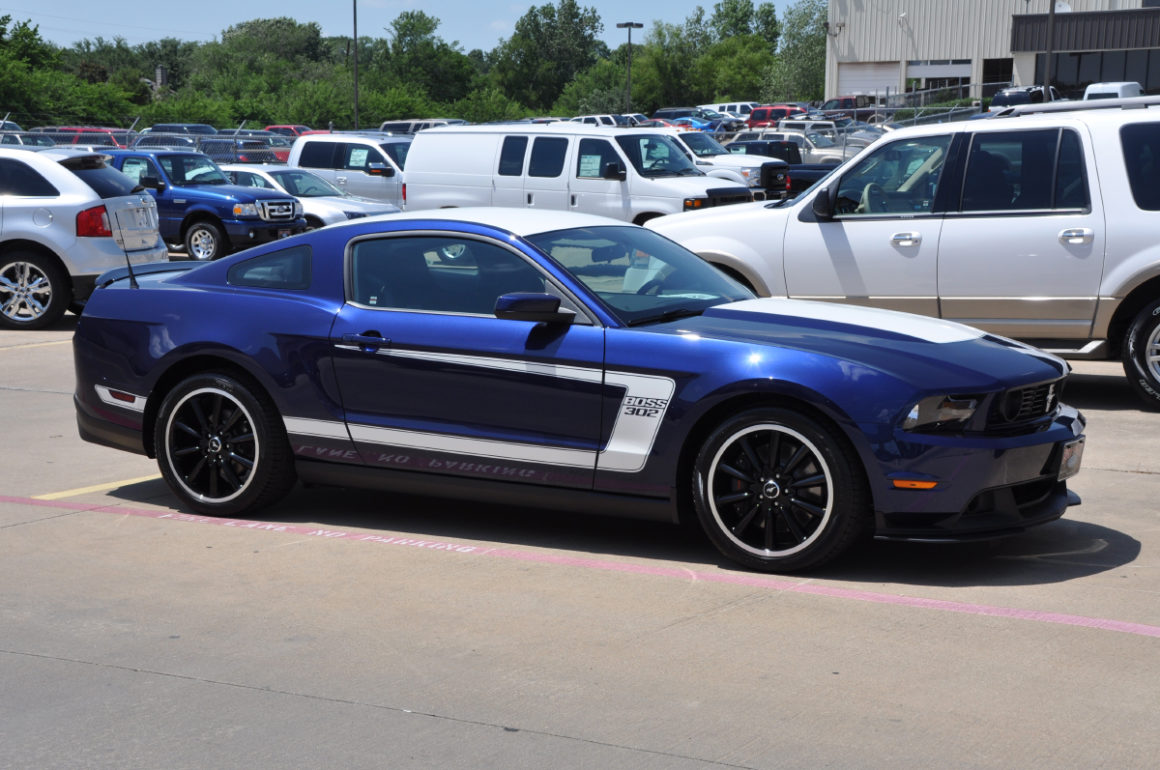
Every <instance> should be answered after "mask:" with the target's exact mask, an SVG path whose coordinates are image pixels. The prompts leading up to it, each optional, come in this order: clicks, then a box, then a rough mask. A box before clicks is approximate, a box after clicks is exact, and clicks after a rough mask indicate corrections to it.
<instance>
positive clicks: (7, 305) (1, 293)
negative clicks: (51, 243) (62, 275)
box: [0, 261, 52, 323]
mask: <svg viewBox="0 0 1160 770" xmlns="http://www.w3.org/2000/svg"><path fill="white" fill-rule="evenodd" d="M51 303H52V282H51V281H49V278H48V274H47V273H45V272H44V271H43V270H41V269H40V268H39V267H38V266H37V265H35V264H33V263H32V262H26V261H17V262H9V263H8V264H6V265H4V266H3V267H2V268H0V313H3V315H4V317H5V318H7V319H8V320H10V321H14V322H16V323H28V322H30V321H35V320H36V319H38V318H40V317H41V316H42V315H44V314H45V313H46V312H47V311H48V306H49V305H50V304H51Z"/></svg>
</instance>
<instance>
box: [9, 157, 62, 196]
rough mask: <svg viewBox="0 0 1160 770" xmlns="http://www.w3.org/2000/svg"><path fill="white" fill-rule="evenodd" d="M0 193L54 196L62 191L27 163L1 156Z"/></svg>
mask: <svg viewBox="0 0 1160 770" xmlns="http://www.w3.org/2000/svg"><path fill="white" fill-rule="evenodd" d="M0 195H21V196H27V197H29V198H53V197H56V196H58V195H60V192H59V191H58V190H57V189H56V188H55V187H53V186H52V184H51V183H50V182H49V181H48V180H47V179H45V178H44V177H42V176H41V175H40V173H39V172H38V171H36V169H34V168H32V167H31V166H29V165H28V164H27V163H22V162H20V161H18V160H15V159H13V158H0Z"/></svg>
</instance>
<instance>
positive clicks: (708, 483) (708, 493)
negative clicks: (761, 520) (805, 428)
mask: <svg viewBox="0 0 1160 770" xmlns="http://www.w3.org/2000/svg"><path fill="white" fill-rule="evenodd" d="M766 431H776V432H779V433H781V434H783V435H785V436H788V437H790V438H792V439H794V440H795V441H799V442H801V444H802V445H803V446H805V447H806V448H807V449H809V451H810V453H811V454H812V455H813V458H812V459H813V461H814V462H815V463H816V464H817V465H818V467H819V468H820V469H821V471H822V474H823V475H824V476H825V479H826V482H825V483H826V489H827V490H829V491H828V494H827V496H826V505H825V509H824V512H823V515H822V520H821V521H820V522H819V523H818V525H817V526H816V527H815V528H814V530H813V532H811V533H810V535H809V536H808V537H807V538H806V539H805V540H803V541H802V542H800V543H798V544H797V545H795V546H793V547H792V548H786V549H783V550H767V549H765V548H755V547H754V546H752V545H750V544H748V543H746V542H745V541H744V540H741V539H740V538H738V537H737V536H736V535H734V534H733V531H732V529H731V528H730V527H729V525H727V524H726V523H725V521H724V519H723V518H722V517H721V512H720V511H719V510H718V509H717V496H716V495H715V494H714V491H713V490H714V488H715V486H714V485H715V482H716V480H717V473H718V469H719V468H720V466H721V459H722V458H723V457H724V456H725V454H726V453H727V452H728V451H729V450H730V449H732V448H733V446H734V445H735V444H736V442H737V441H738V440H739V439H741V438H743V437H745V436H748V435H750V434H753V433H759V432H766ZM775 488H776V495H775V494H772V493H773V491H774V489H775ZM765 489H766V490H768V491H767V492H766V494H765V495H763V496H764V497H768V498H771V499H772V498H774V497H779V496H781V495H784V494H785V493H786V491H787V490H786V488H785V487H784V486H782V485H779V484H776V483H774V484H773V486H770V484H769V483H767V484H766V485H765ZM704 497H705V500H706V502H707V504H708V507H709V512H710V513H711V514H712V515H713V520H714V522H715V523H716V525H717V529H718V531H720V532H721V534H723V535H724V536H725V537H727V538H729V540H730V541H731V542H732V543H733V544H734V545H735V546H737V547H738V548H740V549H741V550H743V551H745V552H746V553H749V554H752V555H753V556H757V557H761V558H782V557H787V556H793V555H794V554H797V553H800V552H802V551H804V550H806V549H807V548H809V547H810V546H812V545H814V544H815V543H816V542H817V541H818V539H819V538H820V537H821V536H822V533H823V532H825V530H826V526H827V525H828V524H829V522H830V519H831V518H832V516H833V512H834V479H833V474H832V473H831V472H830V466H829V465H828V464H827V463H826V461H825V459H824V458H823V457H822V453H821V452H820V451H819V449H818V447H817V445H816V444H814V442H812V441H810V440H809V439H808V438H806V437H805V436H803V435H802V434H801V433H799V432H798V431H796V430H794V429H793V428H789V427H787V426H785V425H781V424H779V423H758V424H756V425H750V426H749V427H747V428H744V429H742V430H739V431H737V432H736V433H734V434H732V435H731V436H729V438H728V439H727V440H726V441H725V442H724V443H723V444H722V445H721V447H720V448H719V449H718V450H717V452H716V453H715V454H714V455H713V460H712V462H711V463H710V465H709V472H708V473H707V474H706V477H705V495H704Z"/></svg>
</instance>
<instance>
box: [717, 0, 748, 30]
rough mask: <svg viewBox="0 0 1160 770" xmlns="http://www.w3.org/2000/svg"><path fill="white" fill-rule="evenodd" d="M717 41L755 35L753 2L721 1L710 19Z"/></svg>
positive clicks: (744, 0) (746, 0) (743, 0)
mask: <svg viewBox="0 0 1160 770" xmlns="http://www.w3.org/2000/svg"><path fill="white" fill-rule="evenodd" d="M709 26H710V27H712V29H713V32H714V33H715V35H716V37H717V40H726V39H728V38H731V37H737V36H739V35H749V34H752V33H753V0H721V2H719V3H716V4H714V5H713V15H712V16H711V17H709Z"/></svg>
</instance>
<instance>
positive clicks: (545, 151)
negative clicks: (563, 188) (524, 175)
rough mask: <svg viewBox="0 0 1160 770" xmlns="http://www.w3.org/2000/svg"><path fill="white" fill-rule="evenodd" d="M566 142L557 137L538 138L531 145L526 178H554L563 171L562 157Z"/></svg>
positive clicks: (566, 145)
mask: <svg viewBox="0 0 1160 770" xmlns="http://www.w3.org/2000/svg"><path fill="white" fill-rule="evenodd" d="M567 152H568V140H567V139H565V138H563V137H559V136H538V137H536V141H534V142H533V143H532V159H531V161H529V162H528V176H540V177H556V176H560V172H562V171H563V170H564V156H565V155H566V154H567Z"/></svg>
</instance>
